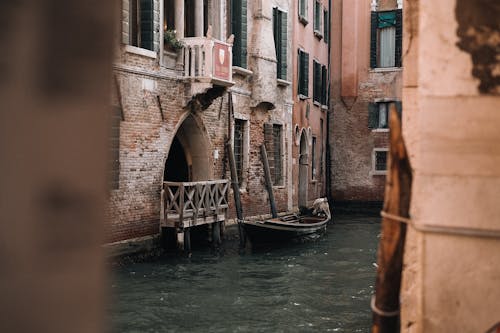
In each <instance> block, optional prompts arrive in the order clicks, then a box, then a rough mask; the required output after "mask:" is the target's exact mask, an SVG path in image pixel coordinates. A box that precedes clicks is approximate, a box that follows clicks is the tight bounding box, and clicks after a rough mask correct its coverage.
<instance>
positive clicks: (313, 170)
mask: <svg viewBox="0 0 500 333" xmlns="http://www.w3.org/2000/svg"><path fill="white" fill-rule="evenodd" d="M311 179H313V180H314V179H316V137H315V136H313V138H312V147H311Z"/></svg>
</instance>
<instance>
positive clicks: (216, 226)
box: [212, 221, 222, 247]
mask: <svg viewBox="0 0 500 333" xmlns="http://www.w3.org/2000/svg"><path fill="white" fill-rule="evenodd" d="M220 224H221V222H219V221H217V222H215V223H213V224H212V244H213V245H214V246H216V247H217V246H220V245H221V243H222V241H221V237H220Z"/></svg>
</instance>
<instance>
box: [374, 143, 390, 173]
mask: <svg viewBox="0 0 500 333" xmlns="http://www.w3.org/2000/svg"><path fill="white" fill-rule="evenodd" d="M388 153H389V152H388V149H387V148H375V149H373V153H372V175H385V174H387V161H388V160H387V157H388Z"/></svg>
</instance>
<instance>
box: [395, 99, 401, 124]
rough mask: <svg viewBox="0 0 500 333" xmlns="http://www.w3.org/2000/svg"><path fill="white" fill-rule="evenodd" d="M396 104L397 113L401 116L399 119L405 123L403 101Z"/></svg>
mask: <svg viewBox="0 0 500 333" xmlns="http://www.w3.org/2000/svg"><path fill="white" fill-rule="evenodd" d="M394 104H395V105H396V111H397V112H398V114H399V118H401V121H403V103H402V102H401V101H396V102H394Z"/></svg>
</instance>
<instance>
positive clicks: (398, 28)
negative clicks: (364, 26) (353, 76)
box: [370, 9, 403, 70]
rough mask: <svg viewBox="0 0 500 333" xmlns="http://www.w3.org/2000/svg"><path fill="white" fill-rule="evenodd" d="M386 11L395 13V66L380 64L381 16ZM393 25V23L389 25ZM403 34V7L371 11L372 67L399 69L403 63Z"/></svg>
mask: <svg viewBox="0 0 500 333" xmlns="http://www.w3.org/2000/svg"><path fill="white" fill-rule="evenodd" d="M384 13H394V24H393V25H392V26H393V27H394V28H395V33H394V66H384V67H382V66H380V50H381V49H382V47H381V45H380V30H381V29H383V28H384V27H382V28H381V27H379V19H380V18H379V16H380V15H381V14H384ZM387 27H391V25H389V26H387ZM402 34H403V14H402V10H401V9H391V10H381V11H371V16H370V68H372V69H382V70H390V69H399V68H401V67H403V65H402V43H403V41H402V39H403V38H402Z"/></svg>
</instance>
